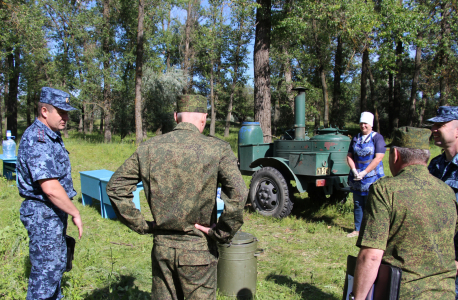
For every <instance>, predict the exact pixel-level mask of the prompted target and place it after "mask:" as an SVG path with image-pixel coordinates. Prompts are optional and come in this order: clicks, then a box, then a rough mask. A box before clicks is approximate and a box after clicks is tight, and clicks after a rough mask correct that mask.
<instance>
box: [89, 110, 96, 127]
mask: <svg viewBox="0 0 458 300" xmlns="http://www.w3.org/2000/svg"><path fill="white" fill-rule="evenodd" d="M94 110H95V108H94V107H92V109H91V114H90V115H89V133H92V132H93V131H94Z"/></svg>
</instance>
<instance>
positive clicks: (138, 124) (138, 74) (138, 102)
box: [135, 0, 145, 145]
mask: <svg viewBox="0 0 458 300" xmlns="http://www.w3.org/2000/svg"><path fill="white" fill-rule="evenodd" d="M144 5H145V0H138V28H137V60H136V62H135V138H136V139H135V142H136V144H137V145H140V143H141V142H142V141H143V130H142V75H143V20H144V17H145V10H144Z"/></svg>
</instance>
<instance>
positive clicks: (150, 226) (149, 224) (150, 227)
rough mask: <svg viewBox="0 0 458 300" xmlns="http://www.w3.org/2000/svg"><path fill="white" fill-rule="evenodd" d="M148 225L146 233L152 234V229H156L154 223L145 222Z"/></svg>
mask: <svg viewBox="0 0 458 300" xmlns="http://www.w3.org/2000/svg"><path fill="white" fill-rule="evenodd" d="M146 224H148V232H149V233H153V230H154V227H156V221H146Z"/></svg>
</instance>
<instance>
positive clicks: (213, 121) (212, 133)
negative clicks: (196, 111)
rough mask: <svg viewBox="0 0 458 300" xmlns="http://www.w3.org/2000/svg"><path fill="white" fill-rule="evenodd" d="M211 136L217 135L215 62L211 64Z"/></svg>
mask: <svg viewBox="0 0 458 300" xmlns="http://www.w3.org/2000/svg"><path fill="white" fill-rule="evenodd" d="M210 65H211V70H210V106H211V110H210V135H215V126H216V109H215V89H214V79H213V60H212V61H211V63H210Z"/></svg>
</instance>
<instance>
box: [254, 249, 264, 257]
mask: <svg viewBox="0 0 458 300" xmlns="http://www.w3.org/2000/svg"><path fill="white" fill-rule="evenodd" d="M263 253H264V249H260V248H258V249H256V252H255V253H254V256H259V255H261V254H263Z"/></svg>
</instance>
